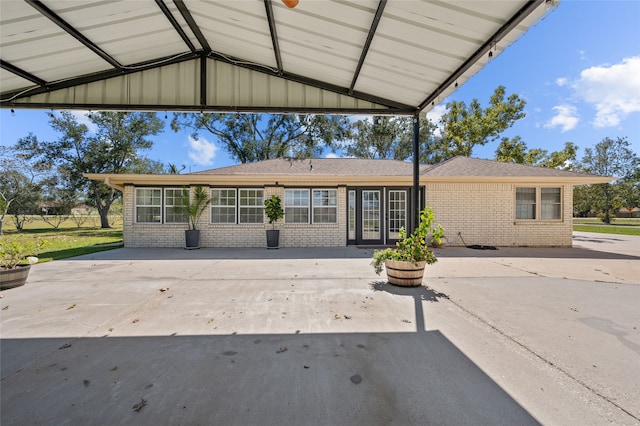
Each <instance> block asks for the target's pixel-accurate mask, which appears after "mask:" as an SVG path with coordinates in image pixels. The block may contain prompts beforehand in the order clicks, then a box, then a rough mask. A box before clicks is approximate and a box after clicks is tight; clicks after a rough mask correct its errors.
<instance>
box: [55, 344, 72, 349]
mask: <svg viewBox="0 0 640 426" xmlns="http://www.w3.org/2000/svg"><path fill="white" fill-rule="evenodd" d="M70 347H71V343H65V344H64V345H62V346H60V347H59V348H58V349H67V348H70Z"/></svg>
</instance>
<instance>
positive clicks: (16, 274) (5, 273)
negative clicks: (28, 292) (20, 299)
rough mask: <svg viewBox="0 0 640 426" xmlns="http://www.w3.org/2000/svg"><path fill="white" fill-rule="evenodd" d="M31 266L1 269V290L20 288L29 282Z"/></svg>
mask: <svg viewBox="0 0 640 426" xmlns="http://www.w3.org/2000/svg"><path fill="white" fill-rule="evenodd" d="M29 270H31V265H21V266H16V267H15V268H14V269H3V268H0V290H6V289H8V288H14V287H20V286H21V285H24V284H25V283H26V282H27V277H28V276H29Z"/></svg>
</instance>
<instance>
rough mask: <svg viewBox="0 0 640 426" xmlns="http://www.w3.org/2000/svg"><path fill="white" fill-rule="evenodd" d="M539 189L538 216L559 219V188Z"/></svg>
mask: <svg viewBox="0 0 640 426" xmlns="http://www.w3.org/2000/svg"><path fill="white" fill-rule="evenodd" d="M540 191H541V197H540V199H541V202H540V210H541V211H540V217H541V218H542V220H552V219H560V217H561V214H560V212H561V211H562V203H561V201H560V188H542V189H541V190H540Z"/></svg>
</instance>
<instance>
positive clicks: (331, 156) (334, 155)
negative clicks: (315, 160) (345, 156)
mask: <svg viewBox="0 0 640 426" xmlns="http://www.w3.org/2000/svg"><path fill="white" fill-rule="evenodd" d="M324 158H340V156H339V155H338V154H336V153H335V152H330V153H328V154H327V155H325V156H324Z"/></svg>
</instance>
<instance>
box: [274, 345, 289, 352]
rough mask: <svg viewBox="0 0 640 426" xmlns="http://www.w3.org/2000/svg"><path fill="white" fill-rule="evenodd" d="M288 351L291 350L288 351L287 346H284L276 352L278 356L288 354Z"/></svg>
mask: <svg viewBox="0 0 640 426" xmlns="http://www.w3.org/2000/svg"><path fill="white" fill-rule="evenodd" d="M288 350H289V349H287V347H286V346H283V347H281V348H280V349H278V350H277V351H276V353H277V354H281V353H283V352H286V351H288Z"/></svg>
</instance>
